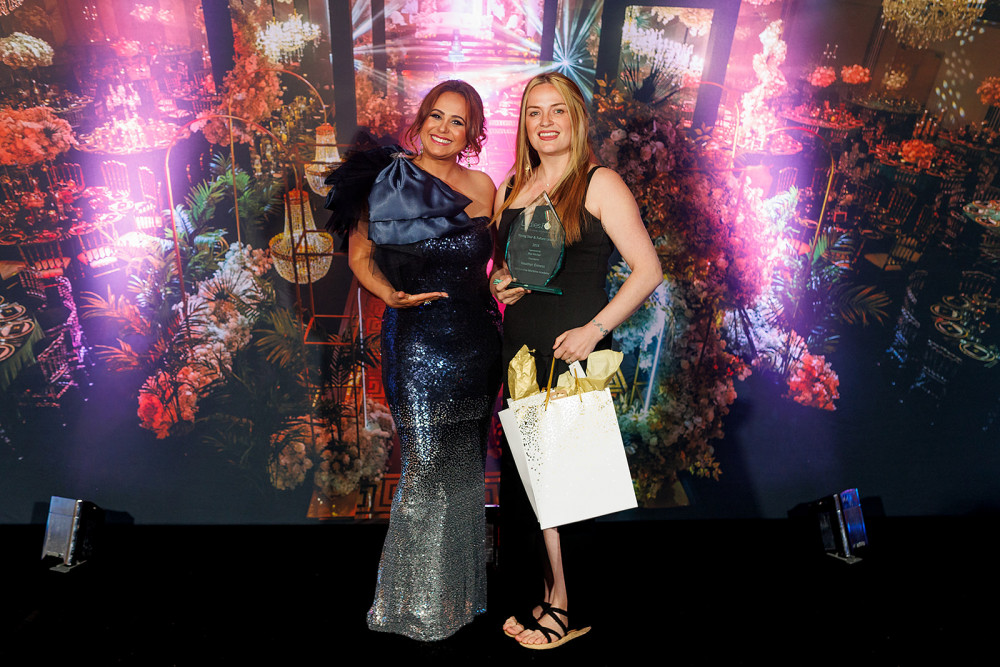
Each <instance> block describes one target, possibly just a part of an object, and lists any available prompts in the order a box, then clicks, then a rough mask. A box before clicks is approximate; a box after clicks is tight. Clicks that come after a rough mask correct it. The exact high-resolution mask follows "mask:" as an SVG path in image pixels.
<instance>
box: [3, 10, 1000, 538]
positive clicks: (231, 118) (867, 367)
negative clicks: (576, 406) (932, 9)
mask: <svg viewBox="0 0 1000 667" xmlns="http://www.w3.org/2000/svg"><path fill="white" fill-rule="evenodd" d="M675 4H677V3H675ZM680 4H685V5H689V4H692V5H697V4H699V3H697V2H694V3H680ZM736 4H738V9H739V12H738V15H737V13H736V12H735V10H734V11H732V12H727V10H728V9H730V8H732V7H735V6H736V5H733V6H732V7H731V6H730V5H728V4H727V3H726V1H725V0H721V1H712V2H709V1H707V0H706V2H704V5H706V6H704V7H697V6H683V7H678V6H672V5H671V3H669V2H663V3H656V2H653V3H650V4H646V5H631V4H627V3H625V2H620V1H618V0H604V2H597V1H593V0H562V1H561V2H559V3H549V2H544V1H543V0H530V1H528V2H523V1H516V2H515V1H514V0H475V1H459V0H385V2H383V3H375V4H373V3H371V2H368V1H367V0H354V1H353V2H350V3H343V4H342V5H337V4H336V3H328V2H326V1H325V0H295V1H294V2H291V1H288V0H275V1H274V2H270V1H267V2H264V1H260V0H245V1H243V2H237V1H233V2H230V3H228V7H227V6H226V3H206V6H203V3H201V2H200V1H196V0H138V1H134V0H102V1H101V2H89V1H87V0H70V1H69V2H54V0H25V2H24V3H23V4H21V5H20V6H19V7H16V8H13V9H12V10H10V11H8V12H7V13H5V14H4V15H0V278H2V282H0V475H2V476H3V479H4V485H3V491H0V521H2V522H25V521H29V520H31V518H32V516H34V515H37V512H38V511H39V510H38V509H37V508H38V507H39V506H40V505H41V504H44V503H47V500H48V497H49V496H50V495H60V496H66V497H76V498H84V499H88V500H91V501H93V502H95V503H97V504H98V505H100V506H102V507H105V508H107V509H114V510H119V511H123V512H128V513H130V514H132V515H133V516H134V517H135V518H136V520H137V521H141V522H147V523H204V522H210V523H230V522H258V523H259V522H277V523H286V522H290V523H298V522H314V521H320V520H328V521H353V520H357V519H369V518H375V519H380V518H385V517H386V516H387V512H388V507H389V502H390V500H391V496H392V492H393V489H394V488H395V483H396V480H398V474H399V462H398V454H397V453H396V451H395V450H396V449H397V448H396V440H395V438H396V436H395V427H394V424H393V421H392V416H391V415H390V413H389V411H388V408H387V407H386V401H385V396H384V389H383V387H382V385H381V374H380V361H379V327H380V321H381V309H382V307H383V306H382V304H381V302H379V301H378V300H377V299H373V298H372V297H370V296H369V295H368V294H367V293H365V292H364V291H363V290H359V289H358V287H357V285H356V283H354V282H353V280H352V276H351V273H350V271H349V269H348V267H347V262H346V259H345V256H344V254H343V243H342V239H340V238H338V237H337V236H336V235H334V234H330V233H328V232H327V231H326V230H325V223H326V220H327V217H328V215H329V213H328V212H327V211H326V210H325V209H324V208H323V202H324V199H325V194H326V186H325V184H324V179H325V177H326V176H327V175H328V174H329V173H330V172H331V171H332V170H334V169H336V168H337V167H338V166H339V164H340V162H341V160H342V158H343V156H344V155H345V154H346V152H347V151H348V150H350V148H351V144H352V142H353V141H354V140H355V139H356V137H355V136H346V135H347V134H348V133H347V132H346V131H344V128H345V127H351V128H353V127H355V126H356V127H357V128H358V129H359V130H363V131H364V133H365V134H366V135H367V136H368V137H370V140H371V141H377V142H383V143H396V142H399V141H400V140H401V134H402V132H403V130H404V128H405V127H406V126H407V124H408V122H409V120H410V119H411V118H412V116H413V113H414V112H415V110H416V107H417V105H418V104H419V102H420V99H421V98H422V96H423V95H424V94H425V92H426V91H427V90H429V89H430V88H431V87H433V86H434V85H435V84H436V83H437V82H439V81H441V80H445V79H449V78H461V79H465V80H467V81H469V82H470V83H472V84H473V85H474V86H475V87H476V89H477V90H478V91H479V92H480V94H481V96H482V98H483V101H484V104H485V108H486V114H487V118H486V125H487V132H488V139H487V142H486V145H485V150H484V151H483V153H482V155H481V156H480V158H479V161H478V163H476V164H475V165H473V166H474V167H475V168H478V169H482V170H484V171H485V172H486V173H488V174H489V175H490V176H491V177H492V178H493V180H494V182H496V183H498V184H499V183H501V182H502V180H503V178H504V176H505V174H506V173H507V170H508V169H509V167H510V163H511V160H512V155H513V145H514V136H515V133H516V129H517V116H518V105H519V102H520V94H521V90H522V88H523V86H524V83H525V81H527V80H528V79H529V78H531V77H532V76H534V75H535V74H537V73H539V72H543V71H548V70H551V69H557V70H559V71H562V72H564V73H565V74H567V75H568V76H570V77H571V78H573V79H574V80H575V81H577V82H578V83H579V85H580V87H581V89H582V90H583V91H584V93H585V96H586V98H587V100H588V103H589V104H590V112H591V128H590V137H589V139H590V141H591V145H592V147H593V150H594V154H595V159H596V160H597V161H599V162H600V163H602V164H604V165H606V166H608V167H610V168H612V169H614V170H616V172H617V173H618V174H620V175H621V177H622V179H623V180H624V181H625V183H626V184H627V185H628V187H629V188H630V189H631V191H632V193H633V195H634V196H635V198H636V201H637V203H638V205H639V208H640V211H641V213H642V217H643V220H644V223H645V224H646V227H647V230H648V233H649V235H650V238H651V239H652V240H653V243H654V245H655V247H656V250H657V253H658V256H659V258H660V262H661V265H662V269H663V282H662V284H661V286H660V287H659V288H658V289H657V290H656V292H655V293H654V294H653V295H652V297H650V299H648V300H647V301H646V302H645V303H644V304H643V305H642V306H641V307H640V308H639V309H638V311H637V312H636V313H635V314H634V315H633V316H632V317H631V318H629V319H628V320H627V321H626V322H625V323H623V324H622V325H621V326H620V327H618V328H617V329H616V330H615V332H614V341H615V346H616V348H617V349H619V350H621V351H622V352H623V353H624V355H625V359H624V362H623V364H622V367H621V369H620V372H619V373H618V375H617V376H616V379H615V382H614V384H613V386H612V393H613V395H614V397H615V405H616V409H617V412H618V415H619V423H620V427H621V431H622V435H623V440H624V443H625V448H626V452H627V455H628V459H629V465H630V468H631V471H632V476H633V480H634V485H635V490H636V495H637V497H638V499H639V502H640V506H641V508H642V509H641V510H640V511H641V512H646V516H660V517H665V518H687V517H698V518H716V517H769V518H770V517H780V516H784V515H785V513H786V512H787V511H788V510H790V509H791V508H792V507H794V506H795V505H797V504H799V503H802V502H808V501H811V500H814V499H816V498H819V497H822V496H825V495H828V494H831V493H835V492H839V491H841V490H843V489H845V488H850V487H858V488H860V490H861V492H862V495H863V496H868V497H877V498H879V499H881V501H882V504H883V506H884V507H885V509H886V511H887V512H890V513H896V514H938V513H945V514H947V513H962V512H966V511H972V510H974V509H977V508H993V507H995V506H996V505H997V503H998V501H1000V498H998V496H997V491H996V488H995V484H994V483H993V480H994V479H995V476H996V474H997V473H998V472H1000V453H998V451H997V449H996V447H995V446H993V443H994V442H995V437H996V431H995V429H996V428H997V417H998V416H1000V400H998V397H1000V391H998V389H1000V382H998V380H1000V368H998V367H997V366H998V360H1000V338H998V337H997V332H1000V291H998V290H996V289H995V283H996V279H997V277H998V273H1000V182H998V171H1000V131H998V125H1000V114H998V111H997V109H998V107H997V101H998V99H1000V94H997V91H998V90H1000V86H998V85H997V81H998V80H1000V79H998V73H997V72H996V70H995V67H994V64H993V63H992V62H991V61H990V60H989V59H988V58H984V57H983V55H982V54H984V53H987V52H989V51H988V49H987V46H988V45H993V46H1000V31H998V30H997V29H996V28H995V27H993V26H991V25H987V24H975V25H972V26H970V27H968V28H967V29H966V30H967V32H966V33H965V35H964V37H963V36H961V35H960V36H959V37H956V38H954V39H951V38H947V39H945V40H943V41H939V42H936V43H935V42H931V43H929V44H928V45H927V46H924V47H921V48H919V49H916V48H911V47H910V46H907V45H904V44H901V43H900V42H899V41H898V40H897V38H896V37H895V36H894V35H895V34H896V33H895V32H893V30H895V28H892V26H890V28H889V30H890V31H889V32H888V33H887V36H886V37H885V38H884V39H881V40H876V41H874V42H870V43H869V42H865V41H864V40H862V39H861V38H859V37H858V35H859V34H861V33H863V34H865V35H867V34H869V32H870V31H869V30H868V27H871V26H874V25H875V22H876V21H878V20H880V19H879V18H878V17H879V15H878V12H877V7H874V6H873V8H871V9H872V11H868V9H869V8H867V5H862V6H860V8H859V7H856V6H855V5H854V4H852V3H847V2H834V3H823V6H816V5H815V3H804V2H801V1H799V0H752V1H748V2H743V3H742V4H739V3H736ZM876 4H877V3H876ZM380 7H381V8H382V10H383V11H382V13H379V8H380ZM206 9H207V11H206ZM617 9H621V10H622V12H620V13H619V12H617V11H612V10H617ZM373 11H374V13H373ZM553 11H554V12H555V15H554V16H552V15H546V12H553ZM331 12H334V14H331ZM337 12H340V13H337ZM610 16H614V17H621V16H623V17H624V18H623V19H622V18H616V19H614V20H616V21H618V20H620V21H621V25H620V26H613V28H614V30H611V28H610V27H609V25H606V24H605V23H606V21H608V20H611V19H608V18H607V17H610ZM730 16H731V17H733V18H731V19H730V18H727V17H730ZM847 17H854V18H855V19H856V21H855V22H853V23H852V22H851V21H848V20H847ZM858 22H862V23H865V25H866V26H868V27H865V28H864V30H862V29H861V28H859V27H858V25H857V23H858ZM348 24H349V25H350V28H351V40H350V43H346V42H342V41H338V40H337V39H335V38H332V37H331V35H332V34H337V33H336V32H335V31H332V30H331V27H334V28H337V27H343V26H346V25H348ZM869 24H870V25H869ZM619 28H620V33H621V48H620V53H618V54H617V59H616V62H615V63H614V64H613V66H612V69H613V72H611V73H601V74H600V75H599V74H598V67H599V65H598V55H599V53H600V45H601V39H602V35H604V34H609V33H610V32H614V33H615V34H617V31H618V29H619ZM905 34H910V33H905ZM720 35H721V36H722V37H719V36H720ZM963 40H964V41H963ZM723 47H724V48H723ZM720 53H725V54H728V61H727V62H726V67H725V68H723V69H719V68H718V67H712V66H711V63H712V62H713V58H714V59H716V60H717V61H718V59H719V58H720V57H721V56H719V55H718V54H720ZM942 54H946V57H945V58H944V59H943V60H942V58H941V57H939V56H940V55H942ZM959 61H961V63H962V64H961V68H962V71H961V72H957V73H956V70H955V67H957V66H958V65H955V63H958V62H959ZM942 63H943V64H942ZM938 65H941V66H938ZM710 72H711V74H710ZM719 72H721V74H719ZM349 83H350V84H353V88H354V93H355V94H354V96H353V99H352V98H351V96H350V95H347V96H346V97H344V96H342V95H341V94H340V93H342V92H343V91H344V90H347V89H349ZM707 89H713V90H715V91H718V92H719V94H720V95H719V97H720V103H719V108H718V112H717V114H714V115H713V117H715V118H716V120H714V121H713V123H712V124H711V125H704V124H699V125H696V124H695V123H696V120H695V116H694V114H693V110H694V107H695V104H696V102H697V101H698V100H699V99H702V98H701V97H700V96H702V95H703V94H704V91H705V90H707ZM941 91H948V92H947V93H946V94H942V93H941ZM952 97H953V98H956V99H958V98H960V99H961V100H962V101H963V102H962V106H961V113H959V112H958V107H957V106H956V107H954V108H951V107H948V108H943V107H942V106H941V104H940V101H941V100H942V99H946V98H947V99H950V98H952ZM949 109H950V110H949ZM358 136H361V135H358ZM629 271H630V269H629V267H628V265H627V264H626V263H625V262H623V261H621V258H620V257H617V256H615V257H613V258H612V262H611V263H610V265H609V266H608V273H607V290H608V294H609V296H614V295H615V293H616V292H617V290H618V289H619V288H620V287H621V285H622V283H623V282H624V280H625V279H626V278H627V276H628V274H629ZM503 442H504V441H503V438H502V433H501V431H500V426H499V424H498V423H496V424H494V428H493V431H492V433H491V436H490V442H489V460H488V471H487V497H486V498H484V502H487V503H490V504H494V503H498V502H499V503H500V504H501V505H502V502H503V499H502V498H500V497H499V495H498V493H499V492H498V484H497V481H498V475H497V472H496V471H497V468H498V466H497V461H498V458H499V456H500V451H501V448H502V447H503ZM929 488H932V489H933V492H928V489H929Z"/></svg>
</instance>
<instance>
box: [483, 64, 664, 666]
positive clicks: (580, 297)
mask: <svg viewBox="0 0 1000 667" xmlns="http://www.w3.org/2000/svg"><path fill="white" fill-rule="evenodd" d="M516 151H517V153H516V156H515V161H514V167H513V169H512V174H511V176H510V178H509V179H508V181H507V183H506V186H504V187H501V188H500V190H499V192H497V199H496V202H495V206H494V219H497V220H499V231H498V241H497V244H496V246H497V249H496V257H495V259H494V261H495V266H496V267H497V268H496V269H495V270H494V272H493V274H492V275H491V276H490V277H491V279H492V280H491V290H492V291H493V293H494V294H495V296H496V297H497V299H499V300H500V302H502V303H504V304H506V309H505V311H504V355H503V356H504V364H505V367H506V364H508V363H509V362H510V359H511V358H512V357H513V356H514V354H516V352H517V351H518V350H519V349H520V348H521V346H522V345H525V344H526V345H528V347H529V348H532V349H534V350H535V362H536V365H537V369H538V378H540V380H541V381H544V379H545V378H547V377H548V374H549V367H550V364H551V361H552V358H553V357H555V359H556V369H555V373H556V375H557V376H558V375H559V374H560V373H562V372H564V371H566V370H567V368H568V364H570V363H572V362H573V361H582V360H584V359H586V358H587V356H588V355H589V354H590V353H591V352H593V351H594V350H595V349H597V348H607V347H610V346H611V336H610V331H611V329H613V328H614V327H616V326H618V325H619V324H621V323H622V322H623V321H624V320H625V319H626V318H627V317H628V316H629V315H631V314H632V313H633V312H635V310H636V309H637V308H638V307H639V306H640V305H641V304H642V302H643V301H644V300H645V299H646V298H647V297H648V296H649V295H650V294H651V293H652V292H653V290H654V289H656V287H657V286H658V285H659V284H660V282H661V281H662V278H663V274H662V271H661V269H660V263H659V260H658V258H657V256H656V251H655V250H654V249H653V244H652V242H651V241H650V239H649V234H648V233H647V232H646V229H645V227H644V226H643V223H642V220H641V218H640V217H639V209H638V207H637V206H636V203H635V200H634V199H633V197H632V194H631V193H630V192H629V190H628V187H627V186H626V185H625V183H624V182H623V181H622V179H621V178H620V177H619V176H618V175H617V174H616V173H615V172H613V171H612V170H610V169H607V168H602V167H598V166H597V165H596V163H595V162H594V159H593V153H592V151H591V149H590V145H589V143H588V141H587V112H586V106H585V103H584V100H583V96H582V95H581V93H580V90H579V88H577V86H576V85H575V84H574V83H573V82H572V81H571V80H569V79H568V78H567V77H565V76H563V75H561V74H557V73H547V74H540V75H538V76H536V77H534V78H533V79H531V80H530V81H529V82H528V84H527V86H526V87H525V90H524V95H523V97H522V99H521V115H520V120H519V122H518V132H517V144H516ZM542 192H547V193H549V195H550V198H551V199H552V201H553V203H554V205H555V207H556V210H557V212H558V213H559V218H560V220H561V221H562V223H563V226H564V228H565V230H566V251H565V255H564V258H563V265H562V268H561V269H560V271H559V273H558V274H557V275H556V276H555V277H554V278H553V280H552V281H551V282H550V283H549V284H550V285H552V286H558V287H560V288H561V289H562V292H563V293H562V294H561V295H551V294H543V293H541V292H534V293H532V292H526V291H525V290H524V289H522V288H510V287H509V283H510V282H511V279H512V277H511V275H510V271H509V270H508V267H507V266H506V264H505V263H504V261H503V250H504V248H505V246H506V239H507V236H508V234H509V232H510V228H511V225H512V223H513V222H514V221H515V220H516V218H517V216H518V214H519V213H520V212H521V210H522V209H523V208H524V207H525V206H527V205H529V204H530V203H532V202H534V201H535V200H536V199H537V198H538V197H539V196H540V195H541V193H542ZM613 248H616V249H617V250H618V251H619V252H620V253H621V255H622V258H623V259H625V261H626V262H627V263H628V265H629V266H630V267H631V268H632V273H631V274H630V276H629V277H628V278H627V279H626V280H625V282H624V284H623V285H622V287H621V289H620V290H619V291H618V293H617V294H616V295H615V298H614V299H612V300H611V302H610V303H609V302H608V299H607V295H606V293H605V290H604V283H605V276H606V275H607V272H608V259H609V257H610V255H611V252H612V249H613ZM504 456H505V460H504V461H502V462H501V493H500V503H501V519H502V524H501V539H502V541H503V544H504V546H505V547H506V546H507V545H509V544H510V542H511V541H512V540H511V538H512V537H514V538H516V536H517V534H518V533H519V532H524V529H522V528H520V527H519V525H518V524H521V525H522V526H523V525H530V528H531V530H532V531H533V532H534V533H535V534H536V535H537V534H538V533H539V532H541V542H542V544H543V545H544V551H545V556H544V558H543V559H542V563H541V565H542V567H541V568H538V567H537V566H536V567H533V564H532V563H530V562H526V561H527V560H530V559H524V558H520V559H519V558H518V554H515V556H514V558H508V556H509V555H510V554H509V552H507V551H505V553H504V555H503V557H502V558H501V561H500V562H501V564H502V569H503V570H504V581H503V587H504V589H507V588H512V587H514V586H516V585H517V584H519V583H522V582H523V581H525V580H527V582H528V584H529V585H531V586H533V587H534V586H537V579H533V577H535V576H537V575H536V574H535V573H536V572H539V571H540V574H541V578H542V582H543V588H542V596H541V599H540V600H539V601H538V604H535V605H533V606H531V605H529V604H527V600H526V601H525V603H522V604H525V606H528V609H527V610H525V611H524V612H521V613H519V614H517V615H515V616H511V617H510V618H509V619H507V621H506V622H505V623H504V627H503V630H504V632H505V633H506V634H507V635H509V636H511V637H513V638H514V639H516V640H517V641H518V642H519V643H520V644H521V645H522V646H525V647H527V648H552V647H554V646H559V645H561V644H563V643H565V642H567V641H569V640H571V639H573V638H574V637H577V636H579V635H582V634H583V633H585V632H587V631H588V630H589V628H588V627H583V626H582V625H580V624H574V623H571V622H570V616H569V601H568V595H567V585H566V582H567V574H566V572H567V571H566V570H565V569H564V563H563V557H564V553H567V554H568V560H572V559H573V558H576V557H578V556H580V555H581V554H579V552H577V553H572V547H570V545H569V544H568V543H566V542H564V540H563V539H562V538H563V535H564V534H565V533H566V532H572V531H573V530H574V529H575V528H579V526H572V527H559V528H548V529H546V530H544V531H539V527H538V522H537V520H536V519H535V517H534V515H533V514H532V513H531V509H530V505H529V504H528V503H527V500H526V498H525V496H524V490H523V488H522V487H521V482H520V478H519V476H518V474H517V471H516V467H515V466H514V464H513V462H512V461H511V460H510V457H509V456H508V452H507V448H504ZM512 533H513V535H512ZM514 541H516V539H515V540H514ZM568 547H569V548H568ZM576 574H578V575H579V576H578V578H577V579H576V580H575V581H583V580H586V579H588V578H592V577H594V576H598V575H597V573H596V572H589V573H584V572H579V571H577V572H576ZM508 584H510V585H508ZM536 591H537V589H536ZM529 595H530V594H529ZM531 597H533V598H534V599H535V600H538V594H537V592H536V593H535V594H534V595H533V596H531ZM528 599H529V600H530V599H531V598H530V597H529V598H528Z"/></svg>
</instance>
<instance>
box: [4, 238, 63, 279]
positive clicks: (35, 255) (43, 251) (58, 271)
mask: <svg viewBox="0 0 1000 667" xmlns="http://www.w3.org/2000/svg"><path fill="white" fill-rule="evenodd" d="M17 249H18V251H19V252H20V253H21V259H22V260H23V261H24V263H25V265H26V266H27V267H28V268H29V269H31V270H32V271H34V272H35V274H36V275H37V276H38V278H39V280H41V281H42V284H44V283H45V282H46V281H49V280H51V279H52V278H55V277H57V276H61V275H63V274H65V273H66V268H67V267H68V266H69V262H70V258H69V257H66V256H65V255H64V254H63V251H62V247H61V246H60V245H59V240H58V239H54V240H52V241H43V242H41V243H22V244H20V245H19V246H18V247H17Z"/></svg>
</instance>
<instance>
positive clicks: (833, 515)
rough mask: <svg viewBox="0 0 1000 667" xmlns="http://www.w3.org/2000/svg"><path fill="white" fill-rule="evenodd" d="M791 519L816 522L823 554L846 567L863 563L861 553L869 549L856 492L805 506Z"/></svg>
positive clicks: (791, 513)
mask: <svg viewBox="0 0 1000 667" xmlns="http://www.w3.org/2000/svg"><path fill="white" fill-rule="evenodd" d="M788 515H789V516H790V517H792V518H795V517H808V518H810V519H812V520H815V521H816V522H817V528H819V537H820V540H821V542H822V545H823V550H824V551H825V552H826V553H827V555H829V556H833V557H834V558H838V559H840V560H842V561H844V562H847V563H857V562H859V561H860V560H861V558H860V556H859V555H858V549H860V548H862V547H864V546H867V545H868V535H867V533H866V532H865V519H864V516H863V515H862V512H861V499H860V496H859V495H858V490H857V489H847V490H845V491H841V492H840V493H835V494H833V495H831V496H826V497H823V498H820V499H819V500H814V501H812V502H810V503H804V504H802V505H799V506H797V507H796V508H795V509H793V510H791V511H790V512H789V513H788Z"/></svg>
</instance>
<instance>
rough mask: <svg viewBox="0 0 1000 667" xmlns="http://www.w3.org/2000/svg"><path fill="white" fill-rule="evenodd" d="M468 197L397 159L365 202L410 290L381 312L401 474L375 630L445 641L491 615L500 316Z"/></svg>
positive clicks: (381, 251)
mask: <svg viewBox="0 0 1000 667" xmlns="http://www.w3.org/2000/svg"><path fill="white" fill-rule="evenodd" d="M470 201H471V200H469V199H468V198H467V197H465V196H464V195H461V194H460V193H458V192H455V191H454V190H452V189H451V188H450V187H448V185H446V184H445V183H444V182H443V181H441V180H439V179H437V178H435V177H433V176H431V175H430V174H428V173H427V172H425V171H423V170H421V169H420V168H418V167H417V166H415V165H414V164H412V162H411V161H410V160H409V159H406V158H402V157H397V158H395V159H394V160H393V162H392V164H391V165H390V166H389V167H388V168H386V169H385V170H384V171H382V172H381V173H380V174H379V176H378V178H377V179H376V182H375V185H374V187H373V188H372V191H371V195H370V197H369V238H370V239H371V240H372V242H373V243H374V244H375V247H376V255H375V256H376V262H377V263H378V265H379V267H380V268H381V269H382V271H383V273H385V274H386V277H387V278H388V279H389V282H390V283H392V285H393V286H394V287H395V288H396V289H398V290H403V291H404V292H407V293H409V294H418V293H422V292H436V291H443V292H447V293H448V295H449V298H447V299H441V300H438V301H434V302H431V303H429V304H426V305H423V306H419V307H415V308H401V309H393V308H386V310H385V314H384V315H383V319H382V378H383V382H384V384H385V391H386V397H387V398H388V401H389V407H390V409H391V410H392V415H393V418H394V419H395V422H396V430H397V433H398V435H399V439H400V444H401V458H402V469H401V474H400V479H399V485H398V486H397V487H396V492H395V495H394V496H393V500H392V512H391V515H390V519H389V532H388V535H387V536H386V540H385V545H384V547H383V549H382V560H381V562H380V564H379V575H378V584H377V589H376V593H375V602H374V604H373V605H372V607H371V610H370V611H369V612H368V625H369V627H370V628H371V629H373V630H379V631H385V632H394V633H398V634H403V635H406V636H408V637H411V638H414V639H419V640H423V641H431V640H437V639H443V638H445V637H448V636H449V635H451V634H453V633H454V632H455V631H456V630H458V629H459V628H460V627H462V626H463V625H465V624H466V623H468V622H470V621H471V620H472V619H473V617H474V616H475V615H477V614H480V613H483V612H484V611H485V610H486V564H485V548H484V547H485V545H484V540H485V514H484V500H485V488H484V468H485V445H486V434H487V430H488V427H489V423H490V417H491V414H492V411H493V405H494V400H495V398H496V395H497V392H498V390H499V386H500V347H501V333H500V315H499V312H498V310H497V307H496V303H495V302H494V300H493V297H492V296H491V295H490V291H489V287H488V280H487V275H486V264H487V262H488V261H489V259H490V257H491V254H492V248H493V242H492V235H491V233H490V230H489V227H488V222H489V220H488V218H469V216H468V215H466V213H465V212H464V209H465V207H466V206H467V205H468V204H469V203H470Z"/></svg>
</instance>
